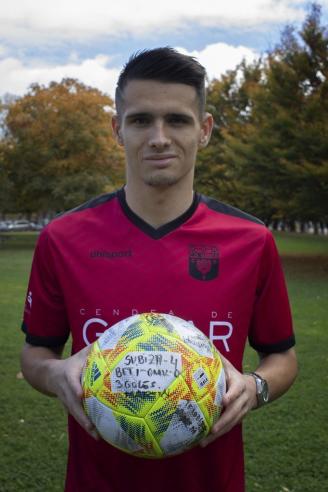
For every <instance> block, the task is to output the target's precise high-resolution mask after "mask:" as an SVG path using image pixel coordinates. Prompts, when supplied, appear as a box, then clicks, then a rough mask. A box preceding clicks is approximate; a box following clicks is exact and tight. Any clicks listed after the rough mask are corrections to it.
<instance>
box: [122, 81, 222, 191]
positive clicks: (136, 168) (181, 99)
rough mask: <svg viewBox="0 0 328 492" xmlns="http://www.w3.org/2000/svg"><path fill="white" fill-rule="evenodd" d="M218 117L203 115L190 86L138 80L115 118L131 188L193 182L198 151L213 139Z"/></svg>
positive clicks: (130, 84) (126, 93)
mask: <svg viewBox="0 0 328 492" xmlns="http://www.w3.org/2000/svg"><path fill="white" fill-rule="evenodd" d="M212 125H213V119H212V117H211V116H210V115H209V114H206V115H205V116H204V117H201V116H200V114H199V104H198V99H197V95H196V90H195V89H194V88H193V87H191V86H189V85H186V84H176V83H162V82H157V81H152V80H132V81H130V82H128V84H127V85H126V87H125V89H124V93H123V104H122V108H121V111H120V115H119V118H118V117H116V118H114V119H113V129H114V133H115V134H116V137H117V139H118V142H119V143H120V144H121V145H123V146H124V150H125V155H126V163H127V184H129V183H132V182H133V183H134V184H138V183H143V184H147V185H149V186H157V187H167V186H171V185H174V184H176V183H178V182H180V181H181V180H189V181H190V183H191V185H192V182H193V175H194V167H195V162H196V154H197V151H198V148H199V147H201V146H205V145H206V144H207V142H208V140H209V138H210V134H211V130H212Z"/></svg>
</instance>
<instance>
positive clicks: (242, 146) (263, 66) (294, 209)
mask: <svg viewBox="0 0 328 492" xmlns="http://www.w3.org/2000/svg"><path fill="white" fill-rule="evenodd" d="M327 96H328V33H327V28H326V27H324V26H322V25H321V10H320V7H319V6H318V5H316V4H313V5H312V6H311V8H310V11H309V14H308V16H307V18H306V20H305V22H304V24H303V26H302V29H301V30H300V32H298V33H297V32H296V31H295V29H294V28H293V27H291V26H287V27H286V28H285V29H284V31H283V32H282V35H281V39H280V43H279V44H278V46H276V47H275V49H273V50H272V51H271V52H270V53H268V55H267V57H265V58H263V60H258V61H256V62H254V63H253V64H246V63H245V62H243V63H242V64H241V65H239V67H237V68H236V70H235V71H232V72H229V73H228V74H226V75H225V76H223V77H222V78H221V79H220V80H214V81H212V83H211V84H210V86H209V110H210V111H211V110H212V109H214V111H213V113H214V116H215V120H216V128H215V131H214V138H213V142H212V143H211V146H210V147H209V148H208V149H207V150H206V152H204V153H203V155H202V165H203V168H202V170H199V171H198V175H197V179H198V180H199V183H200V185H201V186H203V185H205V186H208V185H209V186H210V187H211V188H212V190H211V191H213V192H214V194H216V195H218V196H220V197H221V198H222V199H223V200H226V201H229V202H230V203H233V204H235V205H237V206H239V207H242V208H245V209H246V210H248V211H249V212H251V213H254V214H256V215H259V216H260V217H261V218H263V219H264V220H265V221H267V222H270V221H272V220H275V219H276V220H279V219H280V220H285V221H286V220H291V221H293V220H300V221H304V220H313V221H327V210H328V97H327ZM211 158H212V161H213V164H211V161H210V159H211ZM219 168H220V171H221V174H220V172H217V171H218V170H219Z"/></svg>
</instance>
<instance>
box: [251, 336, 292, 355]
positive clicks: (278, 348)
mask: <svg viewBox="0 0 328 492" xmlns="http://www.w3.org/2000/svg"><path fill="white" fill-rule="evenodd" d="M249 343H250V346H251V347H252V348H253V349H255V350H256V351H257V352H262V353H264V354H277V353H279V352H285V351H286V350H288V349H290V348H292V347H293V346H294V345H295V336H294V335H292V336H290V337H289V338H286V339H285V340H281V341H280V342H278V343H272V344H265V345H263V344H258V343H253V342H252V341H251V340H250V341H249Z"/></svg>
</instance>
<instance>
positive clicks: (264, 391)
mask: <svg viewBox="0 0 328 492" xmlns="http://www.w3.org/2000/svg"><path fill="white" fill-rule="evenodd" d="M262 399H263V403H267V402H268V400H269V388H268V383H267V382H266V381H265V380H264V379H263V380H262Z"/></svg>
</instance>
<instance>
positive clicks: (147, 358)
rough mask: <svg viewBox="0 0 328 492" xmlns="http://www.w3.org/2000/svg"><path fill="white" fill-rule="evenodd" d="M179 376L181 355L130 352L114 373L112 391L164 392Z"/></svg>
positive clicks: (173, 353)
mask: <svg viewBox="0 0 328 492" xmlns="http://www.w3.org/2000/svg"><path fill="white" fill-rule="evenodd" d="M179 374H181V354H178V353H175V352H160V351H147V352H129V353H128V354H126V355H125V356H124V357H123V359H122V360H121V361H120V362H119V364H118V365H117V366H116V367H115V368H114V370H113V371H112V374H111V386H112V391H113V392H114V393H118V392H125V393H128V392H136V391H163V390H164V389H165V388H167V386H168V385H169V384H170V383H171V382H172V381H173V380H174V379H175V378H176V377H178V376H179Z"/></svg>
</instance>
